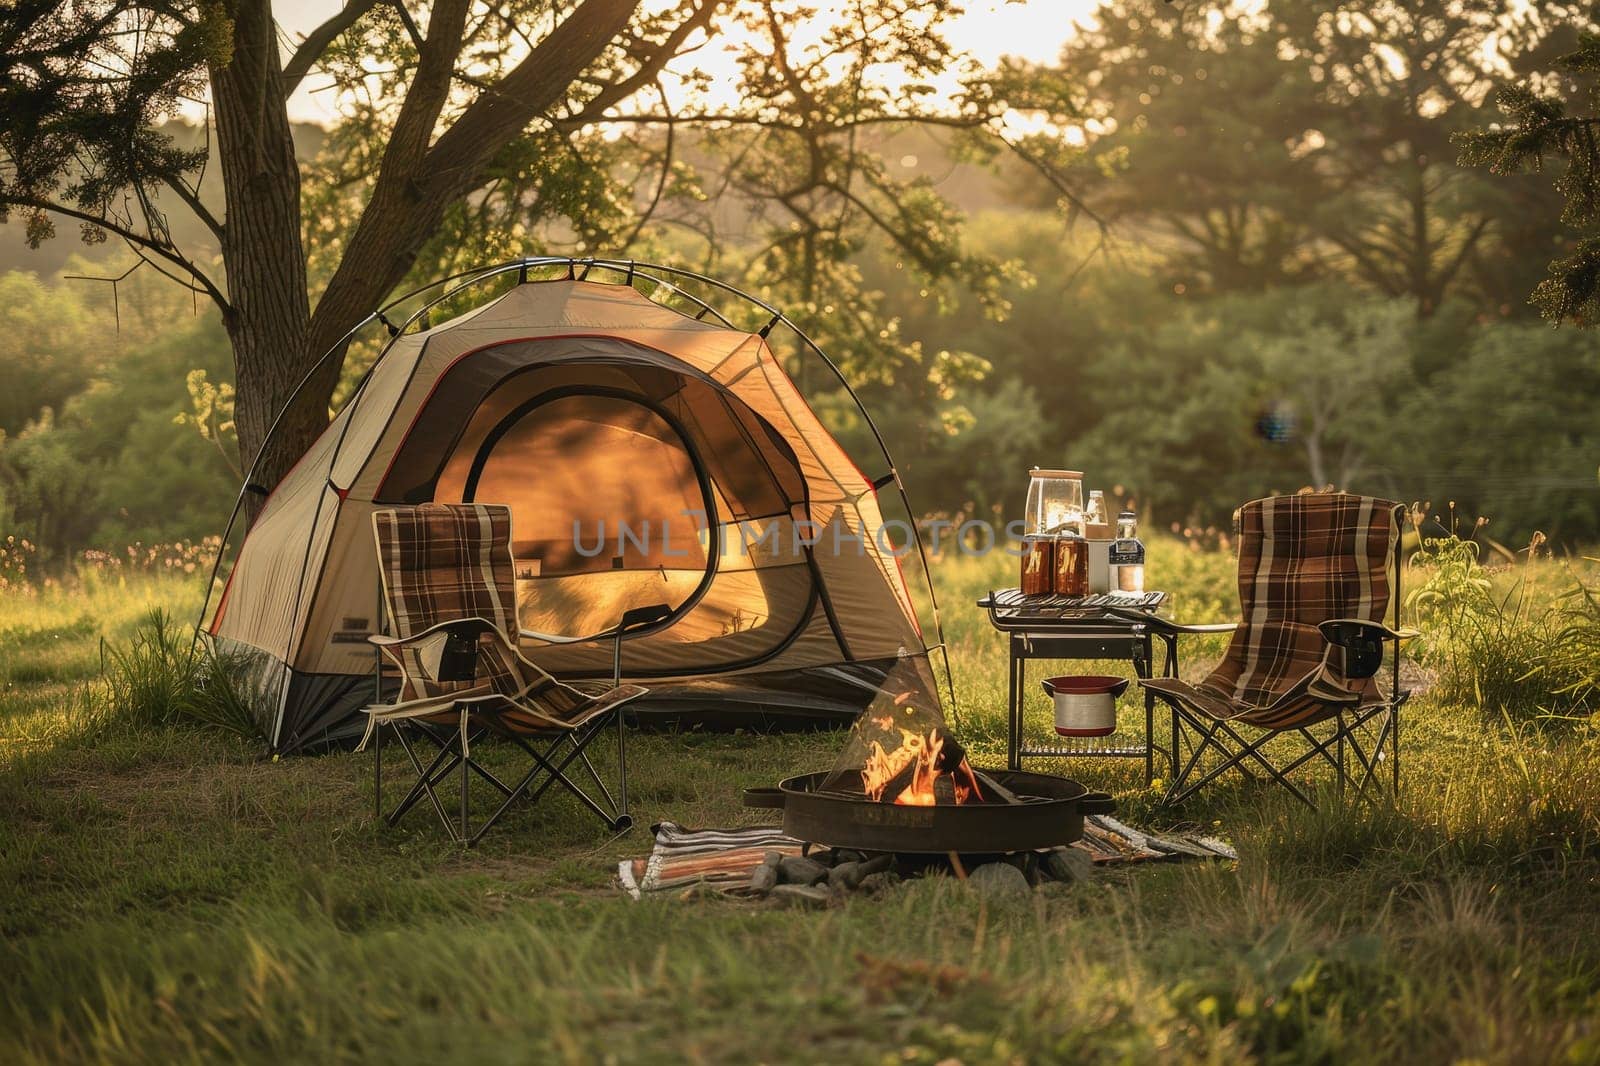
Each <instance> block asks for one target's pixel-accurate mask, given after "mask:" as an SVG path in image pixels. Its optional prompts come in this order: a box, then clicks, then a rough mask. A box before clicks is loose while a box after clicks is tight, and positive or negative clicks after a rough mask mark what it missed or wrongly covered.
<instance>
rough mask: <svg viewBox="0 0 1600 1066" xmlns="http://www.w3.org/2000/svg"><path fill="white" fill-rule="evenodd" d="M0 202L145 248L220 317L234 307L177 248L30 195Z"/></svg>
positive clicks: (87, 213) (97, 217)
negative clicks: (190, 283)
mask: <svg viewBox="0 0 1600 1066" xmlns="http://www.w3.org/2000/svg"><path fill="white" fill-rule="evenodd" d="M0 202H4V203H6V204H10V205H14V206H16V207H31V208H33V209H35V210H37V211H48V212H50V213H51V214H55V215H63V216H65V217H67V218H75V219H77V220H78V221H79V222H87V223H89V224H90V225H91V226H98V227H99V228H100V229H103V230H105V231H107V232H108V233H115V234H116V235H117V236H118V237H121V238H122V239H123V240H125V241H127V242H128V243H129V244H130V245H136V246H138V247H140V248H144V249H146V250H148V251H150V252H153V253H154V254H156V255H159V256H160V257H161V258H163V259H165V260H166V261H167V262H169V263H171V264H172V265H173V266H175V267H177V268H178V269H179V270H182V271H183V272H184V273H186V274H188V275H189V276H190V277H192V278H193V279H194V280H195V282H196V283H197V284H198V285H199V286H200V288H201V289H202V290H203V291H204V292H205V294H206V295H207V296H209V297H211V301H212V303H215V304H216V305H217V307H218V308H219V309H220V310H221V311H222V312H223V314H229V313H231V312H232V310H233V306H232V305H231V304H229V303H228V300H227V297H225V296H223V295H222V291H221V290H220V289H218V288H217V286H216V285H215V284H214V283H213V282H212V280H211V279H210V277H208V276H207V275H206V274H205V272H204V271H202V270H201V269H200V268H199V267H197V266H195V265H194V264H193V263H191V262H190V261H189V260H188V259H186V258H184V257H183V255H181V254H180V253H179V252H178V250H177V249H176V248H172V247H170V246H168V245H164V244H162V243H161V242H159V241H156V240H152V239H151V238H150V237H148V236H146V235H145V234H142V233H137V232H135V231H134V230H131V229H129V228H128V227H126V226H121V225H118V224H117V223H115V222H112V221H110V220H109V219H107V218H105V217H104V216H102V215H93V214H90V213H89V212H87V211H80V210H78V209H77V208H75V207H68V206H66V205H65V204H58V203H53V202H51V201H49V200H37V199H34V198H33V197H29V196H6V197H5V198H4V200H3V201H0ZM152 265H153V264H152Z"/></svg>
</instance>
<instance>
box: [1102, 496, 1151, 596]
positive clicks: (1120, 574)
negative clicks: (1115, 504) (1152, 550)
mask: <svg viewBox="0 0 1600 1066" xmlns="http://www.w3.org/2000/svg"><path fill="white" fill-rule="evenodd" d="M1110 566H1111V576H1112V581H1111V587H1112V588H1114V589H1117V590H1119V591H1121V592H1137V593H1143V592H1144V543H1143V542H1142V541H1140V540H1139V519H1138V516H1137V515H1135V514H1134V513H1133V512H1132V511H1123V512H1122V513H1121V514H1119V515H1118V516H1117V539H1116V541H1115V542H1113V543H1112V545H1111V556H1110Z"/></svg>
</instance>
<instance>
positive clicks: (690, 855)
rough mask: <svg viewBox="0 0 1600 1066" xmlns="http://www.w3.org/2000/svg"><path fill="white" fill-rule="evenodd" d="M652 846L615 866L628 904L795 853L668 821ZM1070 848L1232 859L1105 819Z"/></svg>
mask: <svg viewBox="0 0 1600 1066" xmlns="http://www.w3.org/2000/svg"><path fill="white" fill-rule="evenodd" d="M652 832H654V833H655V837H656V844H655V847H654V848H653V849H652V850H651V852H650V855H649V856H648V857H647V858H643V859H624V860H623V861H622V862H621V863H619V864H618V866H617V879H618V881H620V882H621V884H622V889H623V891H625V892H627V893H628V894H629V895H630V896H632V897H633V898H634V899H642V898H643V897H644V896H645V895H647V894H650V893H656V892H670V891H672V890H673V889H684V888H688V887H690V886H691V885H700V884H704V885H709V886H711V887H712V888H716V889H720V890H722V891H724V892H735V891H737V890H739V889H742V888H743V887H744V886H745V885H746V884H747V883H748V882H749V881H750V875H751V873H753V872H754V871H755V868H756V867H757V866H760V865H761V861H762V859H763V858H765V857H766V853H767V852H768V851H779V852H782V853H783V854H785V855H798V854H800V847H801V844H800V841H798V840H795V839H794V838H792V837H786V836H784V835H783V831H782V830H781V829H780V828H779V827H777V826H775V825H756V826H747V827H746V828H743V829H685V828H684V827H683V826H680V825H675V824H673V823H672V822H662V823H660V824H659V825H656V826H654V827H652ZM1073 847H1077V848H1081V849H1083V850H1084V851H1087V852H1088V853H1089V857H1090V858H1091V859H1093V860H1094V861H1095V862H1097V863H1107V864H1109V863H1130V862H1154V861H1174V860H1179V859H1237V858H1238V857H1239V856H1238V854H1237V853H1236V852H1235V851H1234V850H1233V848H1231V847H1229V846H1228V845H1227V844H1224V843H1223V842H1222V841H1220V840H1217V839H1215V838H1213V837H1202V836H1186V835H1166V836H1157V835H1155V834H1151V833H1142V832H1140V831H1139V830H1137V829H1133V828H1131V827H1129V826H1126V825H1123V824H1122V823H1121V822H1119V821H1117V820H1116V819H1115V818H1111V817H1109V816H1107V815H1098V814H1097V815H1091V816H1089V817H1088V818H1085V819H1084V823H1083V839H1082V840H1080V841H1078V843H1076V844H1074V845H1073Z"/></svg>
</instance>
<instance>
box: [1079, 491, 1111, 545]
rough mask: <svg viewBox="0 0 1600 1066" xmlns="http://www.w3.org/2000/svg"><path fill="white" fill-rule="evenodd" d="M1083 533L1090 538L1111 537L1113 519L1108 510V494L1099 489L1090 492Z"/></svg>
mask: <svg viewBox="0 0 1600 1066" xmlns="http://www.w3.org/2000/svg"><path fill="white" fill-rule="evenodd" d="M1083 535H1084V536H1086V537H1088V538H1089V539H1090V540H1110V539H1111V519H1110V518H1109V517H1108V514H1107V511H1106V494H1105V493H1104V492H1101V491H1100V490H1099V489H1092V490H1090V492H1089V504H1088V506H1087V507H1085V508H1084V509H1083Z"/></svg>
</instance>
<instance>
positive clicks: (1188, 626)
mask: <svg viewBox="0 0 1600 1066" xmlns="http://www.w3.org/2000/svg"><path fill="white" fill-rule="evenodd" d="M1106 614H1111V615H1116V616H1117V617H1118V618H1123V619H1126V620H1128V621H1130V622H1141V623H1143V624H1145V625H1147V626H1149V627H1150V628H1152V629H1159V630H1161V631H1162V632H1163V633H1184V634H1193V635H1195V636H1203V635H1205V634H1207V633H1232V632H1233V631H1234V630H1235V629H1238V628H1239V623H1238V622H1174V621H1172V620H1170V619H1167V618H1162V617H1160V616H1158V615H1154V614H1151V613H1150V612H1149V611H1140V610H1135V609H1133V608H1129V607H1107V608H1106Z"/></svg>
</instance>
